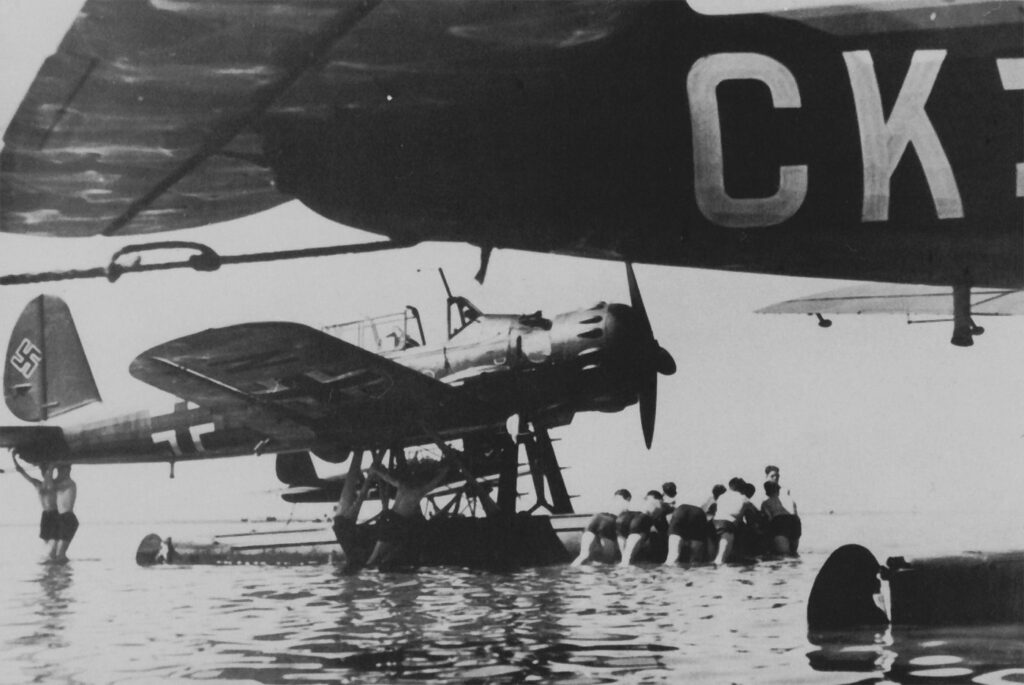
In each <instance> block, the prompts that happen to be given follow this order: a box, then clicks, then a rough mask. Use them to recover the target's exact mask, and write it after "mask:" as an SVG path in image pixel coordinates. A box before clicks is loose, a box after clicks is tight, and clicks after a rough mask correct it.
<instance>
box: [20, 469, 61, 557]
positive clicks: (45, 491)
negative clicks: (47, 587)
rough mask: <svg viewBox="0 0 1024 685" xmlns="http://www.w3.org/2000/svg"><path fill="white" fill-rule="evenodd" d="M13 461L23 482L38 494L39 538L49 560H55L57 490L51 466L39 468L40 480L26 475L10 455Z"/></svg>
mask: <svg viewBox="0 0 1024 685" xmlns="http://www.w3.org/2000/svg"><path fill="white" fill-rule="evenodd" d="M11 458H12V459H13V460H14V469H15V470H16V471H17V472H18V473H20V474H21V475H22V476H23V477H24V478H25V480H27V481H28V482H29V483H31V484H32V487H34V488H35V489H36V492H37V493H38V494H39V504H40V505H42V507H43V514H42V516H41V517H40V519H39V538H40V539H41V540H42V541H43V542H45V543H46V545H47V551H48V553H49V557H50V559H56V558H57V489H56V486H55V485H54V482H53V466H52V465H47V466H40V467H39V472H40V475H41V476H42V480H39V479H38V478H33V477H32V476H30V475H28V472H27V471H25V468H24V467H23V466H22V465H21V462H19V461H18V457H17V456H16V455H14V454H13V453H12V454H11Z"/></svg>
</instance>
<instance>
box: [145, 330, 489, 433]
mask: <svg viewBox="0 0 1024 685" xmlns="http://www.w3.org/2000/svg"><path fill="white" fill-rule="evenodd" d="M130 372H131V374H132V375H133V376H135V377H136V378H138V379H139V380H142V381H144V382H146V383H149V384H150V385H153V386H155V387H157V388H160V389H161V390H165V391H166V392H169V393H171V394H172V395H176V396H177V397H180V398H182V399H184V400H188V401H191V402H195V403H196V404H198V405H200V406H204V407H209V408H211V409H215V410H216V409H217V408H218V407H225V406H237V405H243V406H245V407H246V408H248V409H249V410H250V411H252V412H253V417H254V418H253V420H252V423H253V427H254V428H256V429H258V430H263V431H264V432H266V428H265V427H264V426H263V425H262V423H263V422H267V421H269V422H274V421H278V422H283V423H284V425H286V426H305V427H307V428H308V429H311V430H312V431H314V432H315V433H316V434H317V435H318V436H321V437H323V436H328V437H329V439H331V440H334V441H340V442H342V443H343V444H345V445H346V446H348V447H358V446H371V445H372V446H380V445H388V444H403V443H405V444H409V439H410V438H412V437H423V436H424V431H423V428H422V426H424V425H426V426H429V427H430V430H433V431H437V432H439V433H441V432H443V431H444V428H445V426H449V425H453V424H454V425H457V426H465V425H476V423H477V422H480V421H484V422H493V421H494V420H496V417H494V416H484V414H485V412H486V408H485V407H483V406H481V403H480V402H478V401H474V398H472V397H469V396H468V395H467V393H466V391H465V390H459V389H455V388H451V387H449V386H447V385H445V384H444V383H441V382H440V381H437V380H434V379H433V378H430V377H428V376H425V375H424V374H421V373H419V372H418V371H414V370H412V369H408V368H406V367H404V366H402V365H400V364H397V363H395V362H393V361H391V360H389V359H385V358H384V357H381V356H379V355H376V354H373V353H372V352H368V351H366V350H363V349H362V348H359V347H356V346H354V345H351V344H349V343H346V342H344V341H342V340H339V339H337V338H335V337H333V336H330V335H328V334H326V333H323V332H321V331H318V330H316V329H313V328H310V327H308V326H303V325H301V324H296V323H249V324H241V325H237V326H229V327H226V328H215V329H210V330H206V331H203V332H201V333H196V334H194V335H190V336H186V337H184V338H179V339H177V340H172V341H171V342H168V343H164V344H163V345H159V346H157V347H154V348H152V349H150V350H148V351H146V352H144V353H142V354H141V355H139V356H138V357H137V358H136V359H135V360H134V361H133V362H132V364H131V367H130ZM501 420H504V419H501Z"/></svg>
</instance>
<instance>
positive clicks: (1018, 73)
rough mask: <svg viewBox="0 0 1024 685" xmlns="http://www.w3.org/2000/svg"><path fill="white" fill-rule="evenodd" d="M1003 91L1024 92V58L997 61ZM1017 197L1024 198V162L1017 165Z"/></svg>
mask: <svg viewBox="0 0 1024 685" xmlns="http://www.w3.org/2000/svg"><path fill="white" fill-rule="evenodd" d="M996 67H997V68H998V69H999V78H1000V80H1002V82H1003V90H1024V58H1021V57H1012V58H1006V59H997V60H996ZM1017 197H1024V162H1022V163H1019V164H1017Z"/></svg>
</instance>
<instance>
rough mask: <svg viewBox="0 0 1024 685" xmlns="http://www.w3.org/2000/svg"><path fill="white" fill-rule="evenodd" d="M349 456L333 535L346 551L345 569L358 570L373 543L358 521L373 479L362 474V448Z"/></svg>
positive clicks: (335, 511)
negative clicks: (360, 528) (360, 527)
mask: <svg viewBox="0 0 1024 685" xmlns="http://www.w3.org/2000/svg"><path fill="white" fill-rule="evenodd" d="M349 459H351V461H350V462H349V465H348V475H347V476H345V484H344V485H343V486H342V489H341V497H340V498H339V499H338V503H337V504H336V505H335V506H334V536H335V537H336V538H338V544H339V545H341V551H342V552H343V553H344V554H345V570H347V571H356V570H358V569H359V568H360V567H361V566H362V565H363V563H364V562H365V561H366V557H367V556H369V553H370V548H371V547H372V545H373V542H372V541H371V540H369V539H368V536H367V535H365V534H364V533H363V531H361V530H359V527H358V525H357V524H358V520H359V511H360V509H362V506H363V500H364V499H365V498H366V493H367V490H368V488H369V485H370V479H369V478H364V477H363V470H362V469H363V454H362V452H358V451H356V452H353V454H352V456H351V457H349Z"/></svg>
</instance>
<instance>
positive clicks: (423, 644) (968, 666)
mask: <svg viewBox="0 0 1024 685" xmlns="http://www.w3.org/2000/svg"><path fill="white" fill-rule="evenodd" d="M893 516H894V515H887V516H881V515H878V516H875V517H870V516H867V517H865V516H859V517H829V516H821V517H808V520H807V521H806V527H807V528H808V529H809V530H811V531H814V533H813V534H811V535H808V537H807V538H806V539H805V543H804V546H805V550H804V553H803V557H802V558H801V559H798V560H787V561H770V562H762V563H759V564H756V565H752V566H730V567H726V568H722V569H714V568H712V567H695V568H661V567H653V566H648V567H639V568H628V569H618V568H615V567H610V566H593V567H587V568H584V569H572V568H568V567H549V568H540V569H528V570H524V571H521V572H516V573H502V574H499V573H488V572H473V571H467V570H463V569H452V568H443V569H429V570H424V571H421V572H419V573H377V572H364V573H362V574H360V575H358V576H347V575H343V574H341V573H339V572H338V571H337V570H336V569H335V568H334V567H332V566H292V567H262V566H195V567H155V568H140V567H138V566H136V565H135V564H134V548H135V546H136V545H137V544H138V541H139V540H140V539H141V538H142V536H143V535H144V534H145V533H148V532H153V531H154V530H156V531H157V532H161V533H164V534H168V533H174V534H175V536H176V537H182V538H184V537H188V535H189V533H194V534H195V536H196V537H199V536H200V532H204V533H209V532H210V531H211V530H215V529H216V528H217V527H216V526H213V525H212V524H207V525H202V526H197V525H195V524H190V525H182V524H178V525H176V526H175V525H173V524H162V526H157V527H154V526H137V525H133V526H128V525H124V526H118V525H101V524H92V525H88V524H87V522H83V527H82V530H81V533H80V536H79V538H77V539H76V540H75V543H74V545H72V548H71V555H72V556H73V557H74V558H73V560H72V561H71V562H70V563H69V564H67V565H65V566H53V565H48V564H42V563H40V561H39V559H40V551H41V550H40V549H39V548H38V547H37V545H36V542H37V541H36V540H34V538H33V534H34V531H33V530H32V529H31V528H28V527H20V526H9V527H0V544H2V545H3V547H2V548H3V549H4V550H5V554H4V557H3V559H2V560H0V650H2V654H3V659H2V661H0V682H3V683H28V682H41V683H136V682H154V681H157V680H164V681H179V682H180V681H193V680H195V681H199V680H210V679H216V680H218V681H220V682H224V681H230V682H247V683H301V682H338V683H348V682H351V683H390V682H418V681H428V680H429V681H431V682H458V683H490V682H508V683H518V682H562V683H574V684H575V683H603V682H634V683H650V682H654V683H657V682H666V683H670V682H671V683H677V682H710V683H731V682H742V683H746V682H751V683H753V682H757V683H876V682H878V683H883V682H978V683H992V682H1004V683H1021V682H1024V628H1022V627H1020V626H982V627H975V628H969V629H968V628H963V629H942V630H939V629H930V630H926V629H916V630H911V629H904V628H898V629H893V630H888V631H885V632H882V633H874V632H868V633H855V634H850V635H840V636H833V638H832V639H831V640H830V641H828V642H827V643H825V644H815V643H813V642H811V641H810V640H809V639H808V635H807V629H806V622H805V616H804V614H805V611H806V604H805V602H806V598H807V594H808V593H809V591H810V586H811V584H812V582H813V580H814V576H815V574H816V573H817V571H818V569H819V568H820V567H821V564H822V563H824V560H825V558H826V556H827V554H828V552H830V551H831V549H832V548H834V547H836V546H838V545H839V544H842V543H843V542H850V541H859V542H864V543H866V544H867V546H868V547H869V548H872V550H873V551H875V553H876V555H877V556H878V557H879V559H880V560H881V561H884V559H885V557H886V556H887V555H889V554H895V553H903V554H906V555H907V556H913V555H915V554H917V555H920V554H923V553H925V552H927V551H929V550H931V551H934V552H935V553H940V552H948V551H952V549H950V544H949V542H948V540H947V538H946V536H942V535H940V534H939V533H938V531H935V532H932V533H928V534H930V535H931V536H932V538H931V540H929V539H928V538H927V534H925V533H922V532H921V531H931V530H932V528H933V527H934V524H935V521H934V518H933V517H930V516H924V515H912V514H902V515H899V516H898V517H897V519H896V520H895V522H894V521H893ZM871 521H874V525H871ZM303 525H306V526H308V524H303ZM221 528H224V526H221ZM871 530H874V531H875V532H874V533H873V535H874V537H875V538H876V544H872V541H871V540H866V539H864V537H863V536H864V535H865V534H869V535H870V534H872V533H871V532H870V531H871ZM947 530H948V529H947ZM893 531H897V532H896V533H894V532H893ZM914 531H917V532H916V533H915V532H914ZM978 531H979V533H978V535H977V536H974V537H973V539H972V540H971V542H973V543H975V544H966V545H960V547H959V548H960V549H964V548H971V547H973V548H978V547H982V548H984V547H989V548H992V549H995V548H999V547H1000V546H1002V547H1004V548H1005V547H1006V546H1007V545H1010V544H1012V542H1013V537H1012V536H1013V535H1014V534H1017V535H1019V534H1020V532H1019V531H1016V530H1015V527H1013V526H1010V525H1009V524H1007V525H1006V529H1005V530H992V529H991V526H988V528H986V527H985V526H984V525H983V523H982V522H979V523H978ZM908 532H909V533H911V534H913V537H912V539H911V538H908V542H906V543H904V544H900V542H899V540H900V535H907V534H908ZM969 532H970V531H965V535H966V534H967V533H969ZM985 536H987V537H985ZM1017 546H1018V547H1024V544H1018V545H1017ZM954 549H955V548H954ZM818 642H820V640H818Z"/></svg>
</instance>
